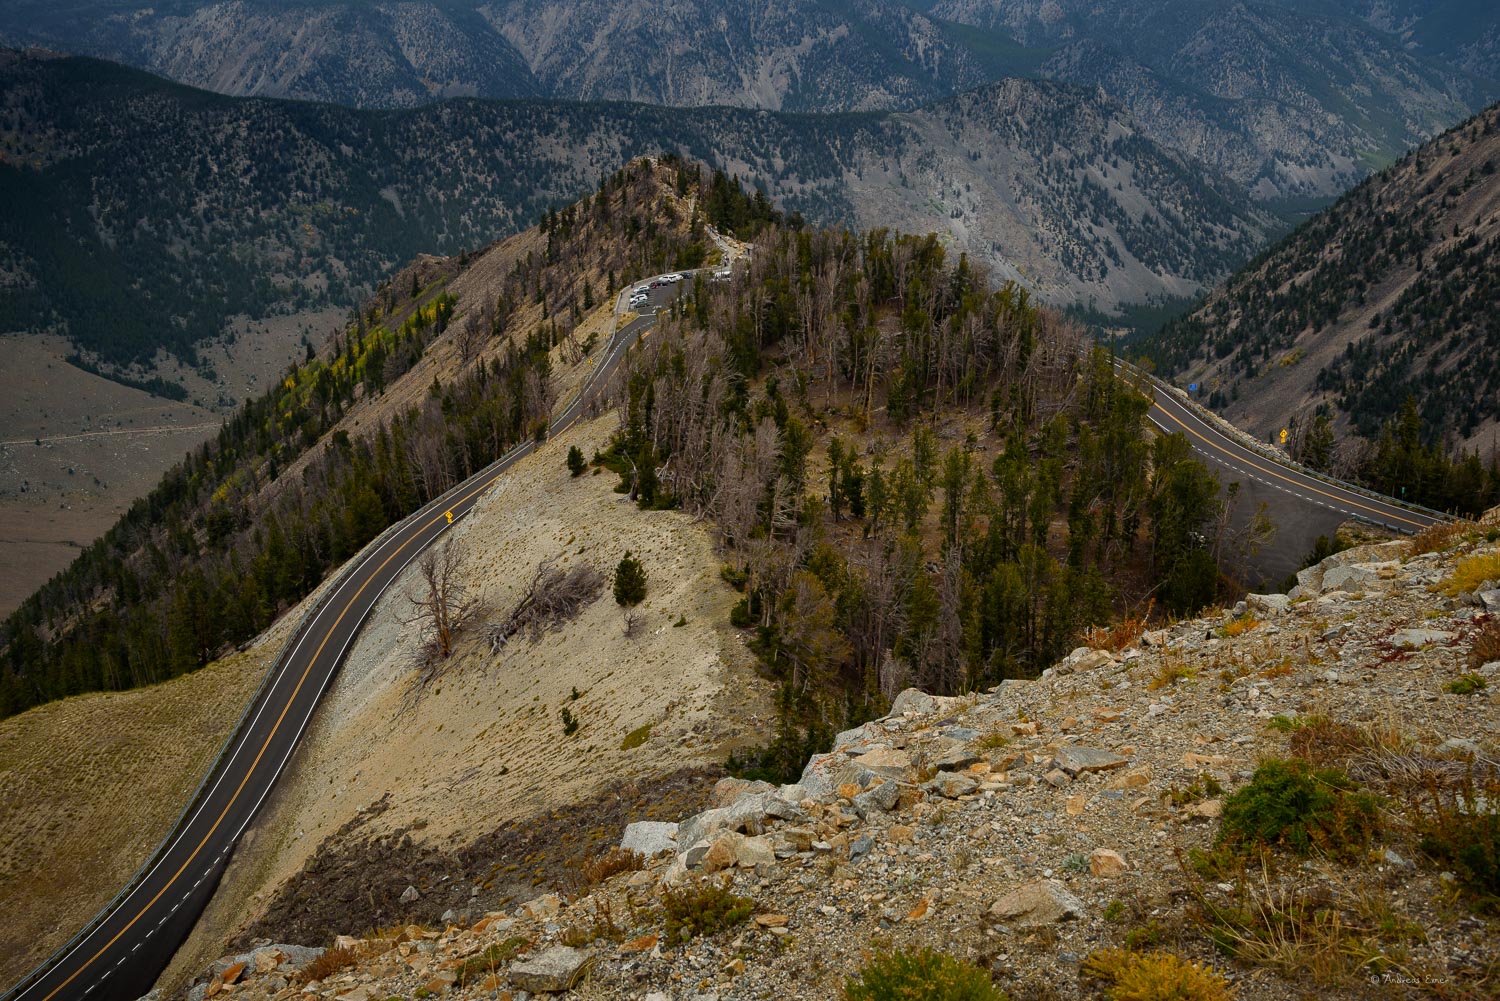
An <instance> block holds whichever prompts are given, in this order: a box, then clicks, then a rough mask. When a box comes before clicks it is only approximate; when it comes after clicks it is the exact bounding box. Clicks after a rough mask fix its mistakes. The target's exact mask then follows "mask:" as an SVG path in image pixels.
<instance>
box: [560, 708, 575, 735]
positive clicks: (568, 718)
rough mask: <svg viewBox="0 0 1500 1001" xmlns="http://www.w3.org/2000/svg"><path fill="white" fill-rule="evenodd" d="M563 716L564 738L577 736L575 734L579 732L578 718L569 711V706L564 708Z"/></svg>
mask: <svg viewBox="0 0 1500 1001" xmlns="http://www.w3.org/2000/svg"><path fill="white" fill-rule="evenodd" d="M561 715H562V725H563V736H564V737H571V736H573V734H575V733H577V732H578V717H577V716H574V715H573V713H572V710H570V709H568V707H567V706H564V707H563V711H562V713H561Z"/></svg>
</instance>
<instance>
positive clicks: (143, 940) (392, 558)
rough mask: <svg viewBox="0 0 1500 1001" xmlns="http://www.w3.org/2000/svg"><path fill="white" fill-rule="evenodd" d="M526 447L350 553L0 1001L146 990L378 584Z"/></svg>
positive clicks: (602, 359)
mask: <svg viewBox="0 0 1500 1001" xmlns="http://www.w3.org/2000/svg"><path fill="white" fill-rule="evenodd" d="M689 287H691V283H690V282H682V283H680V284H676V285H670V286H666V287H664V288H660V289H653V290H652V292H651V301H650V303H648V305H647V306H646V307H643V308H642V315H640V316H638V317H637V318H636V319H634V320H632V321H630V322H629V323H628V324H625V325H624V326H622V327H621V328H620V329H619V330H618V331H617V332H616V333H615V335H614V337H612V338H611V339H610V342H609V344H608V345H607V346H606V348H605V350H604V351H603V352H602V353H600V354H599V355H598V356H597V358H596V360H595V362H594V363H593V364H594V365H595V370H594V371H593V372H592V373H591V374H590V376H589V379H588V382H587V383H586V384H585V386H584V389H583V391H582V392H581V393H580V394H579V395H578V397H577V398H575V399H574V401H573V402H572V403H571V404H570V405H569V406H568V407H566V408H565V409H563V410H562V411H560V412H557V413H554V414H553V417H552V421H551V429H552V433H554V434H556V433H558V432H561V431H564V430H566V429H567V428H569V427H571V426H572V425H573V424H574V423H575V422H576V421H577V420H578V419H579V417H580V416H582V415H583V414H584V413H585V411H586V410H587V409H588V405H589V403H590V402H591V401H592V400H593V399H595V397H596V396H597V394H598V392H599V391H600V390H601V389H602V388H604V387H605V386H607V385H608V382H609V379H610V376H611V375H613V374H614V372H615V371H616V370H617V369H618V368H619V366H620V363H621V361H622V360H623V359H624V358H625V354H626V351H627V349H628V348H629V347H630V345H631V344H633V343H635V341H636V339H637V338H638V337H640V336H641V335H642V334H644V333H645V332H646V331H647V330H648V329H649V328H650V327H652V326H653V325H654V324H655V322H656V316H655V313H654V309H655V307H658V306H662V305H665V304H667V303H668V302H670V301H671V300H672V299H674V298H676V296H677V295H678V294H679V293H680V292H681V291H683V290H684V289H686V288H689ZM647 310H650V311H649V312H648V311H647ZM535 447H536V446H535V443H534V442H530V441H528V442H523V443H521V444H520V445H517V446H516V447H515V448H513V449H511V450H510V451H509V452H507V453H506V454H505V455H504V456H503V457H501V458H500V459H499V460H498V461H496V462H495V463H494V464H492V465H491V466H489V467H488V468H486V469H484V470H482V471H481V472H479V473H477V474H475V475H474V476H472V477H470V478H469V479H468V480H466V481H464V482H463V483H461V484H459V485H458V486H456V487H454V488H453V489H452V490H449V491H448V492H447V493H445V494H444V495H443V496H441V497H439V498H437V499H436V500H434V501H433V502H432V503H430V504H428V505H427V506H426V507H424V508H423V509H422V510H420V511H418V512H416V513H415V514H413V515H411V516H410V517H408V518H406V519H405V520H404V521H402V522H400V523H399V524H398V525H397V526H395V527H394V528H393V529H391V530H388V531H387V532H386V533H385V535H384V536H383V537H382V538H381V539H380V540H377V542H376V544H374V545H372V546H370V547H368V548H367V550H366V551H365V552H364V553H363V554H361V555H360V556H359V557H357V558H356V559H357V560H358V562H357V564H356V566H354V567H353V568H352V569H351V570H350V571H349V572H346V573H345V574H344V575H343V579H342V581H341V583H340V584H339V585H338V586H337V587H336V588H335V589H334V590H333V591H332V593H331V594H329V595H328V597H327V598H326V599H325V600H324V601H323V603H322V604H321V606H320V607H319V608H318V610H317V611H316V613H315V614H314V615H313V616H312V618H311V619H310V620H309V621H308V622H307V623H306V625H305V626H304V628H302V629H301V630H300V631H299V632H298V633H297V634H296V635H295V636H293V638H292V639H291V640H290V641H289V642H288V644H287V648H286V649H285V650H283V651H282V654H281V657H280V659H279V660H278V661H277V662H276V665H275V667H274V668H273V669H272V676H271V680H270V681H269V682H268V683H267V684H266V685H265V686H264V688H263V690H262V692H261V694H260V696H259V698H257V700H256V702H255V704H254V705H252V706H251V711H250V716H249V723H248V725H246V726H245V727H244V729H243V730H242V732H241V733H240V734H239V735H238V736H237V737H236V738H235V740H234V742H233V744H231V745H230V748H229V750H228V752H227V753H226V754H225V755H224V756H223V757H222V758H221V759H220V762H219V763H218V765H217V766H216V768H215V771H214V773H212V774H211V775H210V776H209V782H208V784H207V786H206V791H205V793H204V795H203V796H202V797H200V799H199V801H198V803H197V805H196V806H195V807H194V808H193V809H192V810H191V811H190V812H189V813H188V814H187V815H186V821H185V823H183V824H181V825H179V827H178V828H177V829H176V830H174V831H173V832H172V834H171V835H170V836H169V838H168V840H167V842H166V845H167V847H166V849H165V851H163V852H161V853H159V855H158V857H157V858H156V860H155V861H154V862H152V863H151V864H150V868H149V870H147V871H146V872H145V874H144V876H143V877H142V878H140V879H139V880H138V881H137V882H136V883H135V884H134V886H132V887H131V888H130V889H129V892H127V893H125V894H124V895H123V896H122V897H120V898H119V899H117V900H116V901H115V902H114V904H113V905H111V906H110V907H108V908H106V910H105V911H104V912H101V914H100V915H98V916H96V917H95V919H94V921H93V923H92V925H91V927H90V928H89V929H88V930H87V931H86V932H85V933H82V935H81V937H80V938H78V939H77V940H76V941H74V942H72V943H70V945H69V946H68V947H66V951H65V952H64V953H63V954H62V956H61V959H60V960H58V961H57V962H55V964H54V965H51V966H50V967H49V966H47V965H44V966H43V967H41V968H39V969H38V970H36V971H33V973H31V974H30V975H28V976H27V977H26V978H25V979H24V980H22V981H21V982H20V983H18V984H16V985H14V986H13V987H11V988H10V990H8V991H7V992H6V994H5V1001H77V999H81V998H88V999H89V1001H100V999H110V1001H117V999H118V1001H126V999H134V998H138V997H140V996H141V995H142V994H145V993H146V992H147V991H149V990H150V989H151V987H152V985H153V984H154V983H155V982H156V978H157V977H158V976H160V974H161V971H162V970H163V969H165V968H166V966H167V963H168V962H169V961H170V960H171V958H172V954H173V953H174V952H176V950H177V947H178V946H179V945H180V944H181V943H182V941H183V940H184V939H186V937H187V935H188V932H190V931H191V930H192V927H193V923H194V922H195V921H196V920H197V917H198V915H199V914H200V913H201V912H202V910H203V908H204V907H205V906H206V905H207V903H208V900H209V898H210V897H211V896H212V895H213V891H214V887H215V886H216V885H217V884H218V881H219V877H220V876H221V875H222V874H223V871H224V867H225V865H226V864H227V863H228V861H229V858H230V855H231V853H232V852H233V850H234V846H235V843H236V842H237V841H238V839H239V837H240V835H241V834H242V833H243V832H244V830H245V828H246V826H247V825H249V823H250V821H251V820H252V819H253V818H254V817H255V813H256V811H257V810H258V809H259V807H260V805H261V803H262V802H263V801H264V800H265V798H266V796H267V795H268V794H269V793H270V791H271V789H272V787H273V786H274V785H275V784H276V779H277V778H278V777H279V776H280V775H281V772H282V770H283V769H284V768H285V767H286V765H287V762H288V761H290V760H291V757H292V754H293V752H294V751H295V750H296V748H297V742H298V740H299V739H300V738H301V736H302V733H303V731H304V730H306V729H307V725H308V723H309V722H310V721H311V719H312V716H313V712H314V710H315V709H317V706H318V701H319V699H320V698H321V697H322V695H323V692H324V691H325V690H326V689H327V688H328V686H329V684H330V683H331V682H332V681H333V678H334V675H335V674H336V673H337V671H338V668H339V665H340V664H341V663H342V662H343V659H344V655H345V653H347V652H348V649H349V646H350V644H351V643H352V642H353V641H354V637H355V636H356V635H357V634H358V633H359V629H360V626H362V625H363V624H364V621H365V618H366V617H367V616H368V615H369V614H370V610H371V609H372V608H374V606H375V602H376V601H377V600H379V598H380V595H381V593H382V592H383V591H384V590H385V589H386V588H387V587H388V586H389V585H390V584H391V582H392V581H394V580H395V579H396V578H397V577H398V576H399V575H400V573H401V571H402V570H403V569H404V568H405V567H406V566H407V564H409V563H411V562H412V560H413V559H415V558H416V557H417V556H418V555H420V554H421V552H422V551H423V550H424V549H426V548H427V547H428V546H429V545H431V544H432V543H433V542H434V541H435V540H436V539H437V538H438V537H439V536H441V535H442V534H443V533H444V532H445V531H447V529H448V527H449V526H450V525H452V524H453V523H455V522H457V521H458V520H459V519H461V518H462V517H463V516H464V515H465V514H467V513H468V512H469V511H470V509H471V508H473V506H474V503H475V501H476V500H477V499H478V497H479V496H480V495H481V494H483V493H484V492H485V490H487V489H488V488H489V487H490V485H491V484H492V483H493V482H494V481H495V479H496V478H497V477H499V476H500V475H501V474H503V473H504V472H505V471H506V470H507V469H509V468H510V467H511V466H512V465H513V464H514V463H515V462H516V461H517V460H518V459H520V458H522V457H523V456H525V455H527V454H529V453H530V452H531V451H532V449H534V448H535ZM54 959H56V957H54Z"/></svg>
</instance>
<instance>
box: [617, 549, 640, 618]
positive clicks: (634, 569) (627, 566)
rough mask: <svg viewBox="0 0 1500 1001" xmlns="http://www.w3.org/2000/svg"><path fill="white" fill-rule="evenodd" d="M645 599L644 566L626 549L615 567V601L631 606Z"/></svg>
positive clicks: (624, 605)
mask: <svg viewBox="0 0 1500 1001" xmlns="http://www.w3.org/2000/svg"><path fill="white" fill-rule="evenodd" d="M645 600H646V568H645V567H644V566H642V565H641V561H640V560H638V559H636V558H635V557H634V556H632V555H630V552H629V551H628V550H627V551H626V553H625V555H624V556H623V557H621V559H620V562H619V565H617V566H616V567H615V602H616V604H619V605H621V606H623V607H625V608H633V607H635V606H636V605H639V604H640V603H641V602H642V601H645Z"/></svg>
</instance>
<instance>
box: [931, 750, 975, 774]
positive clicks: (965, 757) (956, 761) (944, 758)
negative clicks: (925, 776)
mask: <svg viewBox="0 0 1500 1001" xmlns="http://www.w3.org/2000/svg"><path fill="white" fill-rule="evenodd" d="M980 760H981V758H980V755H979V754H978V752H976V751H973V750H971V749H970V748H968V747H964V746H963V745H959V746H957V747H951V748H949V749H948V750H947V751H945V752H944V753H942V754H940V755H938V757H937V759H936V760H934V761H933V763H932V766H933V767H934V768H936V769H937V770H938V771H940V772H961V771H963V770H964V769H965V768H968V767H969V766H970V765H974V764H978V763H979V762H980Z"/></svg>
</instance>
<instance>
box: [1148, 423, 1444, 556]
mask: <svg viewBox="0 0 1500 1001" xmlns="http://www.w3.org/2000/svg"><path fill="white" fill-rule="evenodd" d="M1152 406H1154V407H1155V408H1156V409H1157V410H1160V411H1161V412H1162V413H1164V414H1166V415H1167V416H1168V417H1170V418H1172V420H1173V421H1175V422H1176V423H1177V425H1178V426H1179V427H1181V428H1182V429H1183V430H1184V431H1186V432H1187V433H1188V434H1190V435H1192V436H1193V437H1195V438H1197V439H1198V440H1199V441H1202V442H1204V443H1205V444H1207V445H1211V446H1213V447H1214V448H1216V449H1218V450H1219V451H1220V452H1223V453H1224V454H1225V455H1227V456H1229V457H1230V458H1231V459H1234V460H1235V461H1237V462H1239V463H1241V464H1243V465H1246V466H1249V467H1250V468H1251V469H1255V470H1259V471H1260V472H1262V473H1265V474H1266V475H1267V476H1274V477H1276V478H1277V479H1278V480H1282V481H1284V482H1286V483H1290V484H1291V485H1292V486H1294V487H1298V488H1299V489H1302V490H1311V491H1312V492H1313V493H1315V494H1320V495H1322V496H1324V497H1327V498H1328V499H1329V500H1334V501H1338V502H1339V503H1340V504H1351V505H1353V506H1354V507H1357V508H1362V509H1363V510H1365V511H1369V512H1370V513H1371V514H1377V515H1380V516H1381V517H1382V518H1395V519H1396V520H1397V521H1404V522H1406V523H1407V524H1408V525H1412V526H1414V527H1416V528H1426V527H1427V526H1426V524H1425V523H1423V522H1420V521H1412V520H1411V519H1410V518H1403V517H1401V516H1400V515H1399V514H1393V513H1391V512H1387V511H1381V510H1380V509H1379V508H1373V507H1370V506H1368V505H1366V504H1361V503H1360V502H1359V501H1356V500H1350V499H1348V498H1346V497H1340V496H1339V495H1338V494H1331V493H1329V492H1328V491H1326V490H1319V489H1318V488H1317V487H1314V486H1310V485H1308V484H1306V483H1302V482H1301V481H1299V480H1294V479H1292V478H1291V477H1290V476H1284V475H1282V474H1281V473H1278V472H1276V471H1275V470H1273V469H1267V468H1265V467H1264V466H1257V465H1256V464H1255V463H1253V462H1250V461H1249V460H1247V459H1246V458H1245V457H1244V456H1242V455H1236V454H1235V453H1234V452H1231V451H1230V450H1229V449H1227V448H1225V447H1224V446H1223V445H1220V444H1219V443H1218V442H1216V441H1214V440H1212V439H1210V438H1208V437H1206V436H1205V435H1203V434H1200V433H1199V432H1198V431H1197V430H1195V429H1194V428H1192V427H1190V426H1188V424H1187V423H1186V422H1184V421H1183V420H1182V419H1181V418H1179V417H1178V416H1177V415H1176V414H1174V413H1172V412H1171V411H1170V410H1168V409H1167V408H1166V407H1163V406H1162V405H1161V404H1159V403H1153V404H1152Z"/></svg>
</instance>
